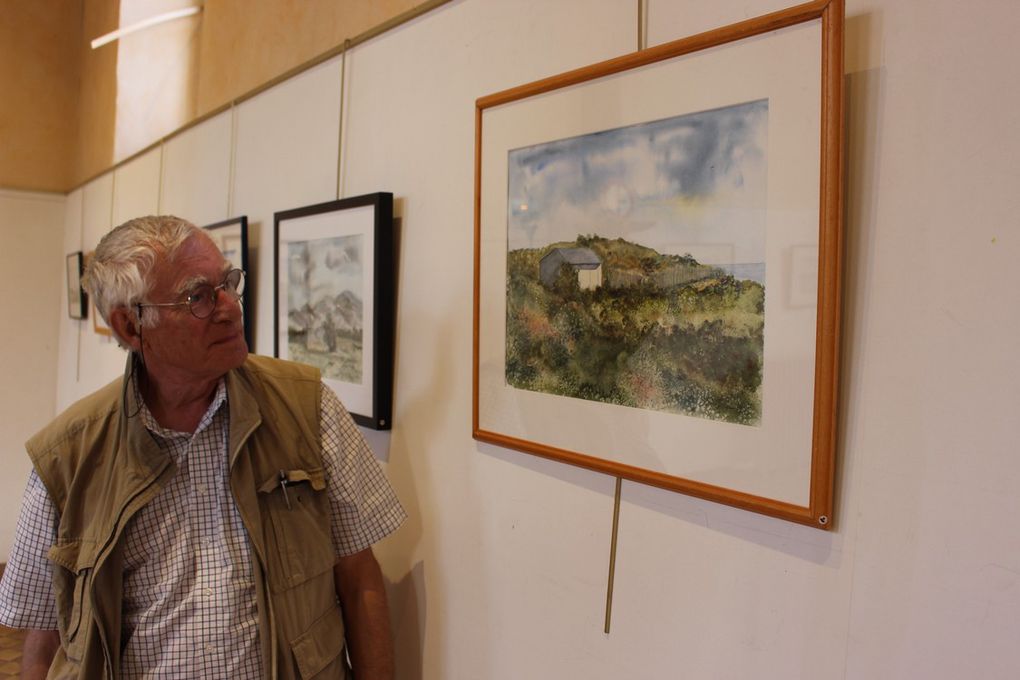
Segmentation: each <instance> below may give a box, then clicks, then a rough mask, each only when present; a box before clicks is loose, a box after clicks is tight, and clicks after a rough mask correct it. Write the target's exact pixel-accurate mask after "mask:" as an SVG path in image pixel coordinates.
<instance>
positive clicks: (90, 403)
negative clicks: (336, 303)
mask: <svg viewBox="0 0 1020 680" xmlns="http://www.w3.org/2000/svg"><path fill="white" fill-rule="evenodd" d="M130 367H131V361H130V360H129V361H128V371H130ZM127 381H128V374H127V373H126V374H125V378H124V379H123V380H118V381H115V382H113V383H111V384H110V385H107V386H106V387H104V388H103V389H101V390H99V391H98V392H96V393H94V394H92V395H91V396H89V397H86V398H85V399H83V400H82V401H80V402H78V403H77V404H75V405H73V406H72V407H71V408H69V409H68V410H67V411H65V412H64V413H63V414H61V415H60V416H58V417H57V419H56V420H54V421H53V422H52V423H51V424H50V425H48V426H47V427H46V428H45V429H44V430H43V431H42V432H40V433H39V434H37V435H35V436H34V437H32V439H30V440H29V441H28V444H27V445H26V447H27V449H28V453H29V455H30V456H31V458H32V462H33V464H34V465H35V469H36V472H37V473H38V475H39V477H40V478H41V479H42V481H43V483H44V484H45V486H46V489H47V490H48V492H49V495H50V498H51V499H52V500H53V503H54V504H55V506H56V508H57V512H58V515H59V517H60V519H59V523H58V527H57V541H56V543H55V544H54V545H53V547H52V548H51V549H50V551H49V558H50V559H51V560H52V561H53V563H54V565H55V566H54V569H53V586H54V592H55V595H56V601H57V617H58V622H59V623H58V628H59V633H60V641H61V648H60V650H59V651H58V652H57V655H56V657H55V658H54V661H53V665H52V666H51V668H50V672H49V676H48V677H49V678H89V679H92V678H111V679H112V678H119V677H120V648H121V591H122V581H121V575H122V571H123V569H122V565H123V541H122V540H121V538H122V536H123V532H124V527H125V526H127V524H128V522H129V520H130V519H131V518H132V517H133V516H134V514H135V513H136V512H138V510H139V509H141V508H142V507H144V506H145V504H146V503H148V502H149V501H150V500H152V498H153V497H154V496H155V495H156V494H157V493H158V492H159V491H160V489H161V488H163V486H164V485H165V484H166V483H167V482H168V481H169V480H170V478H171V477H172V475H173V473H174V470H175V465H174V463H173V461H172V460H171V459H170V458H169V456H167V455H165V454H164V453H162V452H161V451H160V450H159V447H158V446H157V445H156V443H155V442H154V441H153V439H152V436H151V435H150V434H149V433H148V431H147V430H146V429H145V427H144V426H143V424H142V422H141V417H140V416H139V415H138V407H139V405H138V403H137V400H136V398H135V395H134V390H133V389H131V387H130V385H129V383H128V382H127ZM226 382H227V396H228V404H229V408H230V432H229V439H228V451H229V456H230V489H231V492H232V495H233V498H234V501H235V502H236V504H237V508H238V510H239V511H240V515H241V519H242V520H243V522H244V526H245V528H246V529H247V531H248V535H249V536H250V538H251V548H252V562H253V564H252V568H253V571H254V573H255V582H256V593H257V600H258V609H259V624H260V628H259V630H260V636H261V640H262V654H263V667H264V668H265V669H266V675H267V677H270V678H279V679H280V680H290V679H297V678H301V679H304V680H307V679H308V678H313V677H314V678H322V679H323V680H325V679H327V678H330V679H332V678H347V677H349V676H348V670H347V666H346V661H345V658H346V655H345V654H344V648H345V644H344V629H343V620H342V617H341V612H340V606H339V604H338V603H337V599H336V591H335V589H334V585H333V570H332V567H333V564H334V562H335V558H334V554H333V550H332V543H331V540H330V526H329V504H328V500H327V497H326V491H325V488H326V485H325V477H324V474H323V469H322V459H321V451H320V448H319V394H320V393H319V389H320V388H319V373H318V371H317V370H315V369H313V368H310V367H307V366H302V365H300V364H295V363H290V362H285V361H280V360H277V359H269V358H267V357H260V356H255V355H250V356H249V357H248V360H247V361H246V362H245V364H244V365H243V366H242V367H241V368H238V369H236V370H233V371H230V372H229V373H228V374H227V376H226ZM125 414H127V415H128V416H131V417H125ZM281 470H283V471H284V472H285V473H286V474H287V475H288V478H289V479H290V480H291V482H292V483H291V484H289V485H288V486H287V494H288V496H289V501H290V503H289V507H288V504H287V502H286V500H285V499H284V497H283V493H282V491H281V487H280V484H279V476H280V471H281Z"/></svg>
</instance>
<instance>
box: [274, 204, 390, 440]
mask: <svg viewBox="0 0 1020 680" xmlns="http://www.w3.org/2000/svg"><path fill="white" fill-rule="evenodd" d="M274 221H275V227H274V240H275V244H276V261H275V268H274V270H275V271H274V277H275V281H276V286H275V288H276V298H275V310H276V313H275V315H274V337H275V340H274V353H275V355H276V356H278V357H280V358H283V359H290V360H292V361H300V362H302V363H306V364H311V365H313V366H316V367H318V368H319V369H320V370H321V371H322V378H323V380H324V381H325V382H326V384H327V385H329V386H330V387H331V388H332V389H333V390H334V391H335V392H336V393H337V395H338V396H339V397H340V399H341V400H342V401H343V402H344V405H345V406H346V407H347V410H348V411H349V412H350V413H351V415H352V416H353V417H354V420H355V422H357V423H358V424H359V425H363V426H365V427H370V428H373V429H376V430H388V429H390V427H391V423H390V413H391V409H392V400H393V337H394V331H393V311H394V289H395V285H394V271H393V194H390V193H382V192H380V193H375V194H367V195H364V196H356V197H354V198H345V199H342V200H338V201H330V202H328V203H320V204H317V205H311V206H306V207H304V208H296V209H294V210H286V211H283V212H278V213H276V215H275V220H274Z"/></svg>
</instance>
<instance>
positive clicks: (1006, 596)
mask: <svg viewBox="0 0 1020 680" xmlns="http://www.w3.org/2000/svg"><path fill="white" fill-rule="evenodd" d="M784 4H787V3H786V2H783V1H782V0H740V1H739V2H738V1H736V0H723V1H721V2H714V3H705V2H702V1H701V0H650V2H649V12H648V19H649V38H650V44H656V43H660V42H664V41H667V40H669V39H673V38H676V37H681V36H683V35H688V34H691V33H694V32H697V31H701V30H705V29H708V28H712V27H715V26H719V25H723V24H727V23H731V22H734V21H738V20H742V19H745V18H749V17H751V16H756V15H759V14H762V13H765V12H768V11H772V10H774V9H778V8H780V7H782V6H783V5H784ZM636 22H637V17H636V3H635V2H633V1H632V0H612V1H611V0H606V1H602V2H597V3H596V2H590V1H589V0H558V1H557V2H546V1H540V0H518V1H513V2H511V1H510V0H461V1H460V2H454V3H451V4H449V5H446V6H443V7H442V8H440V9H438V10H436V11H433V12H432V13H430V14H428V15H425V16H423V17H420V18H418V19H416V20H415V21H413V22H411V23H409V24H406V25H404V26H402V27H400V28H398V29H396V30H394V31H391V32H389V33H387V34H385V35H383V36H381V37H379V38H376V39H375V40H373V41H371V42H369V43H366V44H364V45H361V46H358V47H357V48H355V49H353V50H352V51H351V52H350V53H349V54H348V58H347V69H348V70H347V73H346V86H347V92H346V100H345V107H344V111H345V121H344V125H345V126H344V134H343V140H342V141H343V148H344V153H343V156H342V171H343V175H342V182H341V186H342V189H343V195H346V196H350V195H356V194H360V193H366V192H371V191H380V190H389V191H393V193H394V195H395V197H396V200H397V205H396V213H397V216H398V217H399V220H400V228H401V236H400V259H399V266H398V280H399V289H398V290H399V292H398V296H399V297H398V315H397V316H398V318H397V359H396V383H395V409H394V429H393V430H392V432H390V433H382V434H380V433H369V438H370V442H371V443H372V444H373V446H374V447H375V448H376V449H377V452H380V453H381V454H382V455H383V457H384V458H386V459H387V460H388V461H389V462H388V464H387V470H388V473H389V475H390V477H391V479H392V480H393V482H394V485H395V486H396V487H397V489H398V492H399V493H400V495H401V498H402V499H403V500H404V502H405V505H406V506H407V508H408V510H409V512H410V514H411V519H410V520H409V521H408V523H407V525H406V526H405V527H404V528H403V529H402V530H401V531H400V532H399V533H398V534H397V535H396V536H394V537H393V538H391V539H389V540H388V541H386V542H385V543H383V544H382V545H381V546H380V548H379V551H378V552H379V554H380V556H381V560H382V563H383V567H384V570H385V573H386V576H387V578H388V579H389V580H390V581H391V583H392V588H391V597H392V609H393V616H394V627H395V630H396V631H397V646H398V654H399V664H400V666H401V669H402V670H401V677H404V678H419V677H422V678H429V679H435V680H439V679H446V678H454V679H459V678H472V679H473V678H487V679H490V678H491V679H498V678H508V679H509V678H575V677H584V678H621V677H623V678H673V677H683V678H747V677H765V678H789V677H798V678H810V679H816V678H826V679H828V678H855V679H869V680H870V679H873V678H914V677H918V678H920V677H924V678H957V677H968V678H970V677H973V678H978V677H980V678H1013V677H1017V676H1018V675H1020V650H1018V648H1017V645H1016V644H1015V642H1016V640H1017V639H1018V636H1020V622H1018V620H1020V617H1017V616H1016V612H1017V611H1020V582H1018V575H1020V538H1018V537H1020V501H1018V497H1020V496H1018V494H1017V493H1016V489H1017V488H1018V486H1020V457H1017V456H1016V455H1015V451H1016V445H1015V443H1014V442H1015V440H1016V439H1017V434H1018V427H1017V425H1016V423H1017V419H1016V418H1015V416H1014V414H1013V411H1014V409H1015V408H1016V404H1018V403H1020V359H1018V357H1017V353H1016V351H1015V349H1014V348H1015V346H1016V338H1017V337H1018V334H1020V318H1018V316H1020V315H1018V310H1020V287H1018V286H1017V285H1016V278H1017V277H1016V262H1017V260H1018V257H1020V237H1018V233H1020V232H1018V229H1017V228H1016V227H1017V215H1018V214H1020V205H1018V204H1020V198H1018V196H1020V194H1018V192H1017V191H1016V187H1015V185H1016V182H1017V179H1018V177H1020V138H1018V136H1017V135H1016V127H1017V123H1018V121H1017V118H1016V114H1015V111H1016V110H1017V105H1018V103H1020V102H1018V99H1020V95H1018V94H1017V93H1016V91H1015V88H1012V87H1009V86H1008V85H1007V84H1009V83H1012V82H1013V81H1014V80H1015V74H1014V71H1015V66H1016V64H1017V62H1018V57H1020V48H1018V47H1017V46H1016V42H1015V40H1013V36H1015V35H1016V34H1017V29H1018V28H1020V9H1018V8H1017V6H1016V5H1015V4H1014V3H1013V2H1010V1H1008V0H1002V1H998V2H996V1H994V0H986V1H985V2H981V3H959V2H956V1H955V0H897V1H896V2H892V1H883V0H849V2H848V8H847V27H846V28H847V49H846V54H847V63H846V71H847V79H846V83H847V89H848V95H849V106H848V140H849V158H848V168H847V197H848V206H847V237H848V242H847V258H846V263H847V271H846V282H845V296H846V308H845V335H844V338H845V343H844V344H845V352H844V357H843V379H844V382H843V390H842V399H843V401H842V415H841V418H840V426H841V427H840V447H839V463H838V475H837V505H838V507H837V515H836V516H837V521H836V525H835V527H834V529H833V531H832V532H829V533H823V532H820V531H817V530H814V529H810V528H807V527H802V526H799V525H793V524H790V523H786V522H783V521H780V520H774V519H770V518H766V517H763V516H759V515H755V514H751V513H747V512H743V511H739V510H735V509H731V508H728V507H723V506H718V505H714V504H711V503H707V502H703V501H699V500H695V499H692V498H688V497H685V496H681V495H677V494H673V493H668V492H665V491H660V490H657V489H652V488H649V487H643V486H640V485H636V484H631V483H625V484H624V486H623V507H622V510H621V520H620V544H619V555H618V560H617V571H616V589H615V600H614V608H613V627H612V633H611V634H610V635H608V636H607V635H605V634H604V633H603V632H602V624H603V614H604V610H603V607H604V603H605V589H606V572H607V561H608V553H609V541H610V528H611V519H612V509H613V480H612V479H609V478H606V477H604V476H602V475H599V474H595V473H592V472H587V471H584V470H579V469H574V468H570V467H566V466H563V465H560V464H556V463H552V462H548V461H544V460H540V459H536V458H533V457H529V456H527V455H525V454H520V453H516V452H512V451H507V450H503V449H500V448H497V447H493V446H488V445H480V444H477V443H476V442H474V441H473V440H472V439H471V436H470V431H471V430H470V427H471V425H470V423H471V370H470V365H471V364H470V356H471V326H472V319H471V308H472V238H473V231H472V229H473V225H472V217H473V215H472V200H473V196H472V187H473V177H472V172H473V166H472V161H473V144H474V120H473V113H474V100H475V99H476V98H477V97H479V96H481V95H485V94H488V93H491V92H495V91H497V90H501V89H504V88H507V87H510V86H513V85H518V84H522V83H526V82H529V81H531V80H534V79H536V78H539V77H543V76H548V75H552V74H555V73H558V72H561V71H564V70H567V69H570V68H575V67H579V66H583V65H586V64H589V63H592V62H594V61H597V60H600V59H605V58H609V57H612V56H616V55H618V54H621V53H624V52H627V51H630V50H632V49H634V47H635V35H636ZM339 68H340V62H339V60H333V61H330V62H328V63H326V64H323V65H320V66H319V67H316V68H315V69H313V70H311V71H309V72H306V73H304V74H302V75H300V76H298V77H296V78H294V79H293V80H291V81H289V82H287V83H284V84H282V85H280V86H278V87H276V88H274V89H272V90H270V91H267V92H265V93H263V94H261V95H259V96H258V97H256V98H254V99H252V100H250V101H248V102H245V103H243V104H241V105H240V106H239V107H238V108H237V110H236V111H235V112H231V113H227V114H223V116H221V117H218V118H217V119H214V120H213V121H211V122H207V123H205V124H203V126H199V127H198V128H193V129H192V130H189V131H188V132H186V133H185V134H183V135H180V136H178V137H176V138H174V139H171V140H170V141H168V142H167V144H166V147H165V148H164V149H163V150H162V153H163V154H164V156H163V158H162V159H161V162H154V161H153V160H152V159H139V160H138V161H136V162H135V163H134V164H133V166H134V167H129V168H122V169H120V170H118V171H117V173H116V174H117V178H116V182H114V180H113V179H112V175H113V173H111V174H110V175H108V176H107V177H105V178H100V179H99V180H96V181H94V182H93V183H91V184H90V185H88V186H86V187H85V188H84V189H83V190H82V191H80V192H76V194H72V195H71V198H70V199H69V202H73V201H75V200H77V201H80V202H82V203H83V207H82V208H81V210H80V215H81V217H80V218H78V217H75V215H74V210H71V209H69V211H68V215H69V218H68V220H67V222H66V223H65V228H66V229H67V231H68V233H69V234H73V232H75V230H80V232H81V233H82V234H83V241H84V244H83V245H84V246H85V247H86V249H87V248H88V247H89V244H90V243H91V244H93V245H94V241H95V240H97V238H98V235H99V234H100V233H101V232H102V230H105V229H108V228H109V226H110V218H111V217H112V216H113V215H115V214H116V215H119V216H121V217H126V216H127V212H130V211H127V208H128V207H130V209H131V211H134V210H136V209H137V210H141V209H143V208H144V209H145V210H148V209H149V208H150V207H151V204H152V198H151V196H152V195H153V189H152V187H153V182H159V181H160V177H161V178H162V180H161V181H162V184H161V185H157V186H159V189H158V190H157V191H155V195H156V196H157V198H156V202H157V203H158V202H159V200H160V198H159V197H160V196H162V197H163V198H162V200H163V205H161V206H159V207H160V208H166V209H168V211H170V210H172V211H173V212H176V213H178V214H180V215H182V216H184V217H193V218H194V219H195V220H196V221H199V222H209V221H213V220H214V219H222V218H225V217H229V216H234V215H241V214H247V215H248V217H249V223H250V224H251V225H252V228H253V230H254V234H253V236H254V237H255V238H254V239H253V247H254V249H255V252H253V253H252V255H253V260H254V263H255V264H254V267H253V269H254V271H253V275H254V277H255V279H256V284H255V285H256V291H255V293H256V298H257V310H256V319H255V320H256V323H257V345H256V347H257V349H258V350H259V351H260V352H264V353H265V352H268V351H269V348H271V346H272V342H271V341H272V336H271V334H272V323H271V321H272V309H273V307H272V305H273V302H272V274H271V272H272V249H273V233H272V213H273V212H274V211H278V210H284V209H288V208H293V207H298V206H300V205H305V204H308V203H314V202H320V201H326V200H330V199H332V198H335V192H336V186H337V156H336V144H337V130H338V121H337V116H338V115H339V99H340V97H339V94H340V92H339ZM226 131H229V133H230V139H231V140H233V141H232V144H233V148H232V150H228V151H227V152H224V148H223V141H222V140H223V139H224V137H225V136H226V135H227V132H226ZM203 139H207V140H209V141H210V142H215V143H210V144H208V145H206V144H204V143H202V140H203ZM206 146H208V148H207V150H206ZM153 153H160V151H156V152H153ZM160 167H161V168H162V169H161V170H158V168H160ZM231 168H233V171H231ZM153 173H155V177H154V176H153ZM114 185H116V187H117V188H116V190H115V187H114ZM126 186H131V187H136V188H137V189H133V190H132V192H131V193H132V195H133V193H134V191H135V190H137V191H138V192H140V193H141V195H142V196H143V197H144V196H148V197H149V198H143V199H142V200H141V203H143V204H144V205H134V204H131V205H130V206H128V204H127V203H120V202H117V203H115V202H114V201H115V200H116V201H122V200H124V201H126V200H127V199H126V198H125V196H126V194H125V192H124V187H126ZM224 192H225V193H224ZM217 206H225V207H224V208H222V210H223V211H224V212H218V211H219V210H221V208H219V207H217ZM104 207H105V210H106V213H105V214H106V216H107V217H106V218H105V219H106V223H105V224H104V222H103V221H104V218H103V214H104V213H103V208H104ZM189 213H192V214H190V215H189ZM76 220H78V222H76ZM54 304H56V303H54ZM77 330H78V329H76V328H72V327H68V325H67V324H62V325H61V334H60V343H61V346H60V352H59V356H60V358H61V360H60V364H61V366H62V367H63V366H64V365H65V364H66V363H67V360H66V359H65V357H69V356H73V355H74V352H73V351H71V350H69V349H68V347H72V346H73V347H79V348H80V354H81V356H82V360H81V362H80V366H79V376H80V377H79V378H78V379H77V380H76V379H75V378H74V376H73V375H72V374H71V373H70V372H69V371H66V372H65V371H64V370H63V368H62V370H61V375H60V378H59V382H58V385H57V393H58V394H59V395H69V394H78V393H83V392H85V391H88V390H90V389H94V388H95V387H98V386H99V385H100V384H102V382H103V381H105V380H107V379H109V378H111V377H115V376H116V374H117V373H118V372H119V371H120V368H121V366H120V362H121V361H122V359H120V360H119V361H115V360H114V358H113V357H114V356H115V355H114V354H112V353H111V352H112V351H119V350H112V348H110V347H109V343H106V344H103V343H102V342H99V341H97V340H95V337H96V336H94V334H92V333H88V332H86V333H80V332H76V331H77ZM79 343H80V344H79ZM62 398H63V397H61V399H62ZM14 507H16V506H15V503H14V502H8V509H9V510H10V512H7V513H3V515H4V517H9V516H10V515H12V514H13V508H14Z"/></svg>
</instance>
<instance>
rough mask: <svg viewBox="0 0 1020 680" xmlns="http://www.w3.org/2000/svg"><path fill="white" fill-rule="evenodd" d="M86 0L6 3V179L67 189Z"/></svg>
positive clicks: (1, 81)
mask: <svg viewBox="0 0 1020 680" xmlns="http://www.w3.org/2000/svg"><path fill="white" fill-rule="evenodd" d="M81 11H82V0H5V2H4V3H3V5H2V9H0V101H2V102H3V103H2V104H0V187H9V188H21V189H41V190H66V189H67V187H68V186H70V184H71V165H70V163H69V160H70V158H69V155H68V154H69V153H70V150H71V149H72V147H73V146H74V141H75V137H76V135H75V130H76V125H77V122H76V121H77V119H78V114H77V110H78V109H77V106H78V80H79V72H78V63H79V57H78V51H77V46H78V44H79V42H80V33H81Z"/></svg>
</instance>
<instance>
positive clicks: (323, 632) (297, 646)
mask: <svg viewBox="0 0 1020 680" xmlns="http://www.w3.org/2000/svg"><path fill="white" fill-rule="evenodd" d="M290 647H291V650H292V651H293V652H294V661H295V662H297V667H298V671H300V672H301V680H310V678H314V677H315V676H317V675H318V674H319V673H322V672H323V671H324V670H326V668H327V666H328V667H330V669H331V670H332V669H333V667H334V666H335V667H336V670H338V671H340V672H335V671H334V672H331V673H329V674H328V675H324V676H323V677H330V678H345V677H347V675H346V669H347V666H346V661H345V659H344V658H343V656H342V654H341V653H342V652H343V651H344V622H343V618H342V617H341V616H340V609H339V608H338V607H335V606H334V607H330V608H329V609H327V610H326V613H324V614H323V615H322V616H320V617H319V618H318V619H316V620H315V621H314V622H313V623H312V625H311V626H309V627H308V630H306V631H305V632H304V633H302V634H301V635H299V636H298V637H296V638H294V640H293V641H291V643H290Z"/></svg>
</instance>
